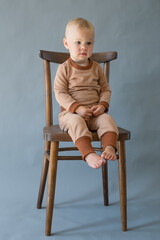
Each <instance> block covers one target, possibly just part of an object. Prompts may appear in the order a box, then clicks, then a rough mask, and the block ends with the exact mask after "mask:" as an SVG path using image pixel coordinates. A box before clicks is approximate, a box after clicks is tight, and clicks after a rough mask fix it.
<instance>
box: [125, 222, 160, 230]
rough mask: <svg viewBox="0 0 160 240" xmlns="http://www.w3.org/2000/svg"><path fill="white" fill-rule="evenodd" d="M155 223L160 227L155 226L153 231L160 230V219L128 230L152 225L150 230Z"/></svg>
mask: <svg viewBox="0 0 160 240" xmlns="http://www.w3.org/2000/svg"><path fill="white" fill-rule="evenodd" d="M155 225H158V227H157V229H155V228H154V229H153V231H156V230H157V231H158V232H160V220H156V221H152V222H148V223H144V224H141V225H138V226H135V227H131V228H128V231H133V230H137V229H141V228H144V227H150V228H149V229H148V230H151V227H153V226H155Z"/></svg>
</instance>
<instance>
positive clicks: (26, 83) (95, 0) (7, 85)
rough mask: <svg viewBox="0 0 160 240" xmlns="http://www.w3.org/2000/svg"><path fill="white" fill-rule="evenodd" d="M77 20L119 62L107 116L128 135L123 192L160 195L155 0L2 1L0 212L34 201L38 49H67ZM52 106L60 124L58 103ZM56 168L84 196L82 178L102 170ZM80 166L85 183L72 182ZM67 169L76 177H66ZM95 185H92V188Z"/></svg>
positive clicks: (158, 9) (113, 176) (158, 11)
mask: <svg viewBox="0 0 160 240" xmlns="http://www.w3.org/2000/svg"><path fill="white" fill-rule="evenodd" d="M74 17H84V18H87V19H88V20H90V21H91V22H92V23H93V25H94V26H95V31H96V42H95V47H94V51H95V52H101V51H112V50H115V51H117V52H118V59H117V60H116V61H114V62H112V64H111V72H110V74H111V75H110V77H111V83H110V85H111V89H112V92H113V93H112V100H111V106H110V114H111V115H112V116H113V117H114V119H115V121H116V122H117V124H118V125H119V126H121V127H125V128H127V129H129V130H130V131H131V136H132V138H131V141H130V142H128V143H127V146H126V151H127V180H128V185H127V186H128V196H129V197H130V198H132V197H135V196H141V194H144V196H148V195H150V196H151V195H154V196H157V195H158V194H159V190H160V187H159V184H158V182H159V180H160V177H159V168H160V157H159V148H160V124H159V120H160V112H159V106H160V97H159V95H160V81H159V80H160V79H159V76H160V31H159V29H160V1H159V0H135V1H132V0H118V1H116V0H81V1H78V0H66V1H62V0H59V1H58V0H52V1H51V0H46V1H42V0H27V1H25V0H23V1H22V0H14V1H10V0H0V49H1V50H0V82H1V83H0V136H1V137H0V146H1V147H0V149H1V150H0V165H1V167H0V177H1V181H0V182H1V185H2V182H3V186H2V190H1V192H2V198H1V201H2V204H0V205H1V207H2V208H3V209H5V207H6V205H7V204H8V203H9V201H11V200H12V201H13V202H15V203H16V202H17V201H18V202H21V203H22V202H23V200H24V199H25V198H26V197H29V198H30V202H32V199H34V201H35V202H34V201H33V202H34V203H33V202H32V204H33V205H34V204H35V205H36V197H37V193H38V187H39V179H40V172H41V166H42V159H43V157H42V155H43V135H42V128H43V126H44V124H45V111H44V82H43V64H42V61H41V59H40V58H39V57H38V53H39V50H40V49H44V50H53V51H65V49H64V46H63V43H62V39H63V36H64V31H65V25H66V23H67V22H68V21H69V20H70V19H71V18H74ZM55 110H56V114H55V115H54V122H55V123H57V122H58V117H57V114H58V113H59V108H58V105H57V104H55ZM115 165H116V163H115V164H112V165H110V172H109V173H110V180H111V181H110V187H111V194H113V195H114V192H116V191H117V188H118V183H117V166H115ZM77 166H78V167H77ZM59 169H61V173H60V174H62V175H61V177H62V176H66V181H69V180H68V179H70V182H69V183H71V184H73V185H72V187H74V184H77V183H78V184H79V186H81V185H80V184H82V186H83V190H84V193H85V192H87V191H88V190H87V188H88V186H86V185H85V187H84V185H83V181H84V182H86V181H88V179H94V178H96V177H97V178H98V175H100V171H98V172H96V177H95V174H94V173H93V171H91V170H90V169H89V168H88V167H87V166H86V165H82V166H81V163H76V164H74V163H73V164H70V163H68V164H66V163H63V166H62V164H61V163H60V165H59ZM77 169H79V171H81V170H82V169H83V173H84V180H83V181H82V183H81V178H80V177H79V178H78V179H77V183H75V182H72V177H75V175H77V173H75V174H74V172H76V171H77ZM66 172H67V174H68V173H69V172H72V174H73V175H72V176H70V177H69V176H68V175H65V174H66ZM59 181H60V180H59ZM100 184H101V182H100V183H99V182H98V183H97V182H96V183H95V185H96V188H98V187H99V185H100ZM59 185H60V182H59ZM27 189H30V192H28V191H27ZM62 189H63V184H62V186H61V190H62ZM65 189H67V188H65ZM85 189H86V190H85ZM93 189H94V187H93ZM57 191H58V193H57V196H59V197H62V196H63V194H62V192H61V191H60V190H57ZM66 191H67V190H66ZM75 191H76V190H75ZM148 191H149V193H148ZM27 192H28V193H29V194H28V193H27ZM77 192H78V191H77ZM58 194H59V195H58ZM67 194H70V190H69V187H68V192H67ZM18 195H19V197H15V196H18ZM70 197H71V196H69V197H68V198H69V199H70ZM57 198H58V197H57ZM7 199H8V200H7ZM17 199H19V200H17ZM7 201H8V202H7ZM6 203H7V204H6ZM22 206H23V204H22ZM22 208H23V207H22ZM3 213H5V211H3ZM8 216H9V212H8ZM4 223H7V218H6V222H5V221H4Z"/></svg>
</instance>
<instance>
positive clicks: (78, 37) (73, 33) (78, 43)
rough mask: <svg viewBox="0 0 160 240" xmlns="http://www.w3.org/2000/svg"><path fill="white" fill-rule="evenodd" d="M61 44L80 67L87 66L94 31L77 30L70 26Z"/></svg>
mask: <svg viewBox="0 0 160 240" xmlns="http://www.w3.org/2000/svg"><path fill="white" fill-rule="evenodd" d="M66 35H67V36H66V38H64V40H63V42H64V45H65V47H66V48H67V49H68V50H69V52H70V56H71V58H72V60H73V61H75V62H76V63H77V64H80V65H87V64H88V58H90V57H91V55H92V52H93V46H94V31H93V30H92V29H88V28H84V29H79V28H77V26H70V28H69V31H68V32H67V34H66Z"/></svg>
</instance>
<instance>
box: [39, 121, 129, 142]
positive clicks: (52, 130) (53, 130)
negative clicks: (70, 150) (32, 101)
mask: <svg viewBox="0 0 160 240" xmlns="http://www.w3.org/2000/svg"><path fill="white" fill-rule="evenodd" d="M118 130H119V136H118V141H125V140H129V139H130V131H128V130H126V129H124V128H120V127H118ZM43 137H44V140H45V141H49V142H50V141H55V142H60V141H62V142H71V141H72V139H71V137H70V136H69V134H68V133H67V132H64V131H62V130H61V129H60V127H59V125H50V126H47V127H44V128H43ZM92 138H93V141H99V138H98V134H97V132H96V131H95V132H94V131H92Z"/></svg>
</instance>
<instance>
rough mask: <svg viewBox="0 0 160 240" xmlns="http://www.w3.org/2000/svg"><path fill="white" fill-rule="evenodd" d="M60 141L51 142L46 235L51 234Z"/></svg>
mask: <svg viewBox="0 0 160 240" xmlns="http://www.w3.org/2000/svg"><path fill="white" fill-rule="evenodd" d="M58 145H59V144H58V142H51V150H50V161H49V176H48V192H47V210H46V235H47V236H49V235H51V225H52V215H53V206H54V195H55V186H56V173H57V155H58Z"/></svg>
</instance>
